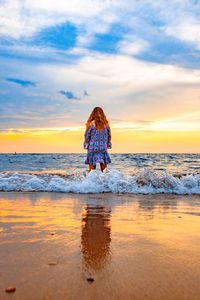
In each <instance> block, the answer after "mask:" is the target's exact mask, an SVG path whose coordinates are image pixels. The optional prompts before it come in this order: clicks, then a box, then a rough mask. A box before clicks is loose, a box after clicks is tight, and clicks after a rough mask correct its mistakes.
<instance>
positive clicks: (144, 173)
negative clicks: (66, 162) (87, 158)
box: [0, 169, 200, 195]
mask: <svg viewBox="0 0 200 300" xmlns="http://www.w3.org/2000/svg"><path fill="white" fill-rule="evenodd" d="M0 191H31V192H34V191H35V192H36V191H41V192H62V193H104V192H111V193H133V194H157V193H167V194H168V193H170V194H181V195H183V194H200V174H190V175H180V176H173V175H172V174H170V173H167V172H163V171H153V170H151V169H142V170H140V171H138V172H137V173H135V174H133V175H127V174H124V173H122V172H120V171H118V170H115V169H110V170H106V171H105V172H104V173H102V172H100V171H99V170H93V171H91V172H90V173H87V172H82V173H78V172H77V173H74V174H68V175H67V174H52V173H26V172H24V173H20V172H13V173H11V172H3V173H0Z"/></svg>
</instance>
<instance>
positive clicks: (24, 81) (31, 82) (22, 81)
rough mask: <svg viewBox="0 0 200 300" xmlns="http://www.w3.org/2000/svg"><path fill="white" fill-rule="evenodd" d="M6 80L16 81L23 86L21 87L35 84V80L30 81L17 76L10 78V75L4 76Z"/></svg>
mask: <svg viewBox="0 0 200 300" xmlns="http://www.w3.org/2000/svg"><path fill="white" fill-rule="evenodd" d="M5 79H6V80H7V81H10V82H13V83H16V84H18V85H20V86H23V87H35V86H36V84H37V83H36V82H33V81H30V80H22V79H18V78H11V77H8V78H5Z"/></svg>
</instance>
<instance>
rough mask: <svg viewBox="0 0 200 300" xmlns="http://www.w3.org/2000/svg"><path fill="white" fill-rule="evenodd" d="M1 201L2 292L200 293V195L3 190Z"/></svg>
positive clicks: (173, 299)
mask: <svg viewBox="0 0 200 300" xmlns="http://www.w3.org/2000/svg"><path fill="white" fill-rule="evenodd" d="M0 206H1V215H0V221H1V228H0V234H1V255H0V268H1V280H0V298H1V299H10V297H11V295H7V294H6V293H5V288H6V287H7V286H15V287H16V292H15V293H14V295H12V299H20V300H26V299H37V300H40V299H109V300H110V299H111V300H112V299H119V300H120V299H150V300H154V299H156V300H157V299H163V300H165V299H166V300H168V299H170V300H177V299H181V300H186V299H187V300H188V299H193V300H197V299H199V298H198V297H199V295H200V286H199V278H200V265H199V262H200V223H199V216H200V197H199V196H198V195H196V196H177V195H128V194H126V195H119V194H116V195H115V194H110V193H109V194H97V195H92V194H91V195H77V194H60V193H24V192H22V193H14V192H12V193H8V192H2V193H0ZM89 277H91V278H93V279H94V282H92V283H91V282H88V281H87V278H89Z"/></svg>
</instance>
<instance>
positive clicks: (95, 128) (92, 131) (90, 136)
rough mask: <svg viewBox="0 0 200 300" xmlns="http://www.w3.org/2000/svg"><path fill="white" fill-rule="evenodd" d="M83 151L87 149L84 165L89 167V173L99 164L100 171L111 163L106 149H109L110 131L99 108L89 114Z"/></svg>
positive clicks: (110, 145)
mask: <svg viewBox="0 0 200 300" xmlns="http://www.w3.org/2000/svg"><path fill="white" fill-rule="evenodd" d="M83 147H84V149H87V151H88V153H87V158H86V160H85V164H88V165H89V171H91V170H94V169H96V164H97V163H99V164H100V168H101V171H102V172H103V170H104V169H105V168H106V167H107V164H109V163H111V159H110V156H109V155H108V153H107V149H111V147H112V144H111V131H110V126H109V123H108V120H107V118H106V116H105V114H104V111H103V109H102V108H101V107H95V108H94V109H93V111H92V113H91V114H90V116H89V118H88V120H87V123H86V131H85V140H84V144H83Z"/></svg>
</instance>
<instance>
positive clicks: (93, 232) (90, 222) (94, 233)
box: [81, 205, 111, 271]
mask: <svg viewBox="0 0 200 300" xmlns="http://www.w3.org/2000/svg"><path fill="white" fill-rule="evenodd" d="M110 213H111V209H110V208H109V207H106V206H101V205H85V206H84V207H83V213H82V234H81V245H82V254H83V265H84V267H85V269H86V270H87V271H90V270H91V271H92V270H93V271H97V270H98V271H99V270H100V269H102V268H104V266H105V264H106V262H107V261H108V258H109V255H110V242H111V237H110V232H111V226H110Z"/></svg>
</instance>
